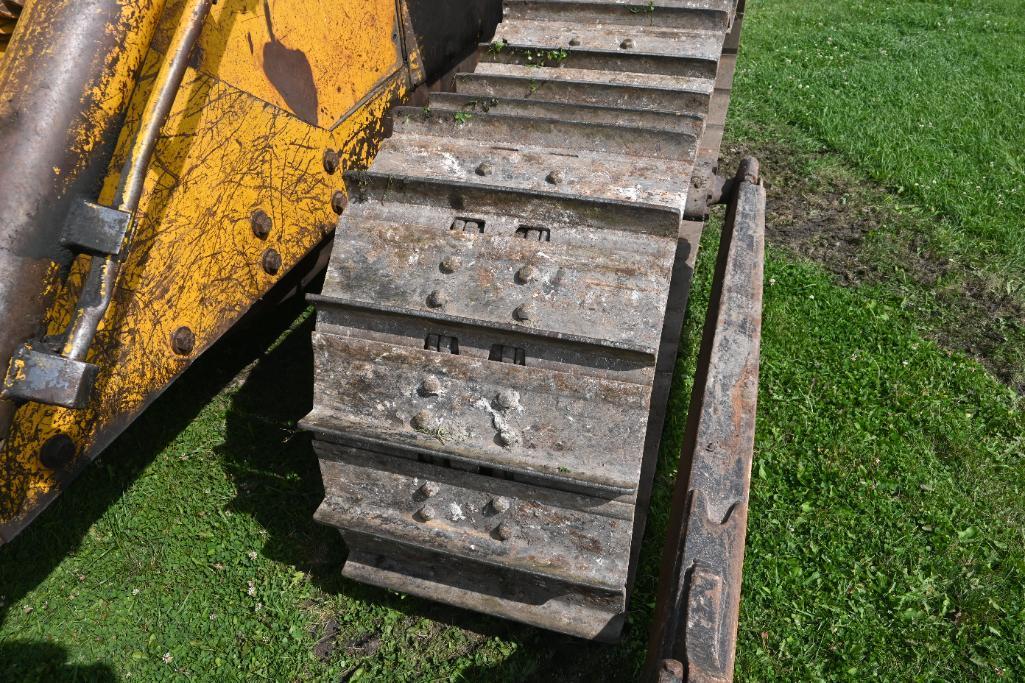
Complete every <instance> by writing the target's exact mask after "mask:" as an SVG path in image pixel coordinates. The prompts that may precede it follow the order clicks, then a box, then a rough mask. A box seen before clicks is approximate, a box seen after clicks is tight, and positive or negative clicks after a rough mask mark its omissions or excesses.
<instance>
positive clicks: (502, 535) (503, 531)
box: [495, 522, 515, 541]
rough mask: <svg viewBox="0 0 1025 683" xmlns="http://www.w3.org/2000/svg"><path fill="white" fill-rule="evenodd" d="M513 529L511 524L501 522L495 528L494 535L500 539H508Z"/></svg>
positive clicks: (511, 535)
mask: <svg viewBox="0 0 1025 683" xmlns="http://www.w3.org/2000/svg"><path fill="white" fill-rule="evenodd" d="M514 531H515V530H514V529H513V526H512V524H508V523H507V522H502V523H501V524H499V525H498V526H497V527H496V528H495V535H496V536H498V538H499V539H500V540H503V541H508V540H509V539H511V538H512V537H513V533H514Z"/></svg>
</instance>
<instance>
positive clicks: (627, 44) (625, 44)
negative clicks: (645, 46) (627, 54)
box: [619, 38, 634, 50]
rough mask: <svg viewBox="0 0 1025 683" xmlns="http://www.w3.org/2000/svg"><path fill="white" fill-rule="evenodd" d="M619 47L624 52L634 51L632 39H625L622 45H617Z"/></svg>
mask: <svg viewBox="0 0 1025 683" xmlns="http://www.w3.org/2000/svg"><path fill="white" fill-rule="evenodd" d="M619 47H621V48H623V49H624V50H632V49H634V39H633V38H627V39H626V40H624V41H623V42H622V43H620V44H619Z"/></svg>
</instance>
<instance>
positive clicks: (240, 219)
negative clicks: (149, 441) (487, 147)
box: [0, 0, 408, 541]
mask: <svg viewBox="0 0 1025 683" xmlns="http://www.w3.org/2000/svg"><path fill="white" fill-rule="evenodd" d="M262 5H263V0H259V2H256V1H255V0H221V2H219V3H218V5H217V10H216V14H215V15H214V16H213V20H212V21H211V23H210V24H209V26H208V28H207V29H206V30H204V34H203V37H202V38H201V46H202V47H203V49H204V52H205V54H204V56H203V58H202V60H201V61H200V62H199V68H198V69H194V68H190V69H189V70H188V72H187V74H186V77H185V79H184V82H183V85H182V88H181V90H180V91H179V93H178V97H177V99H176V101H175V104H174V107H173V109H172V112H171V115H170V116H169V118H168V120H167V122H166V123H165V125H164V126H163V128H162V133H161V139H160V141H159V143H158V145H157V149H156V152H155V156H154V160H153V163H152V164H151V166H150V168H149V170H148V172H147V175H146V180H145V190H144V194H143V198H142V202H141V204H140V209H139V212H138V214H137V215H136V225H137V228H136V234H135V239H134V242H133V245H132V250H131V252H130V254H129V256H128V258H127V260H126V262H125V264H124V266H123V267H122V271H121V276H120V279H119V281H118V285H117V288H116V293H115V298H114V302H113V304H112V305H111V307H110V310H109V311H108V313H107V316H106V317H105V318H104V320H103V322H102V324H101V325H100V328H99V330H98V332H97V336H96V340H95V342H94V344H93V348H92V351H91V353H90V356H89V359H88V360H89V362H92V363H95V364H97V365H98V366H99V367H100V374H99V377H98V380H97V385H96V388H95V390H94V393H93V398H92V401H91V403H90V404H89V406H87V407H86V408H84V409H82V410H69V409H65V408H59V407H54V406H44V405H40V404H26V405H24V406H22V407H21V408H19V410H18V411H17V413H16V415H15V420H14V423H13V426H12V429H11V431H10V433H9V434H8V438H7V439H6V442H5V443H3V445H2V448H0V534H3V533H4V531H5V530H6V532H7V533H6V534H4V535H8V537H9V533H10V531H11V530H16V529H18V528H20V527H21V526H22V525H24V524H25V523H26V522H27V521H28V520H30V519H31V518H32V517H33V516H34V514H35V513H36V512H37V511H38V510H39V509H41V508H42V507H43V506H45V504H46V503H47V502H49V500H50V499H52V497H53V495H54V494H55V493H57V492H58V491H59V488H58V474H57V473H56V472H54V471H52V470H49V469H47V468H46V467H44V466H43V465H42V464H41V463H40V461H39V450H40V447H41V446H42V445H43V444H44V443H45V442H46V441H47V440H48V439H50V438H51V437H53V436H55V435H57V434H60V433H64V434H67V435H68V436H69V437H71V439H72V440H73V441H74V442H75V444H76V445H77V446H78V454H77V457H76V460H75V462H73V463H72V464H71V466H70V468H69V470H72V471H73V470H74V469H75V468H76V467H79V466H81V465H84V464H85V463H86V462H87V461H88V459H89V458H90V457H92V456H93V455H94V454H95V452H96V451H97V450H99V449H102V448H103V447H104V446H105V445H106V444H107V442H108V441H109V440H110V438H112V436H113V435H116V433H118V432H119V431H120V428H121V426H123V425H124V424H126V423H127V422H128V421H130V420H131V419H132V418H133V417H134V416H135V415H137V414H138V413H139V412H141V411H142V410H143V409H144V408H145V407H146V405H148V403H149V402H150V401H152V400H153V399H154V398H156V396H157V395H159V393H160V392H161V391H163V389H165V388H166V387H167V385H168V384H170V382H171V381H173V380H174V379H175V378H176V377H177V376H178V375H179V374H180V373H181V372H182V371H183V370H184V369H185V368H187V367H188V365H189V364H190V363H191V361H192V360H193V359H194V358H195V356H196V355H198V354H199V353H200V352H202V351H203V350H204V349H205V348H207V347H208V346H209V345H210V344H212V343H213V342H214V341H216V339H217V338H218V337H219V336H220V335H221V334H223V333H224V332H225V331H226V330H227V329H229V328H230V327H231V326H232V325H233V324H234V323H235V322H236V321H237V320H238V319H239V318H240V317H241V316H242V315H243V314H244V313H245V312H246V311H247V310H248V309H249V307H250V306H251V305H252V304H253V303H254V302H255V301H257V300H258V299H260V298H261V297H262V296H263V295H264V294H266V293H267V291H268V290H269V289H270V288H271V287H272V286H273V285H274V284H275V283H276V282H277V281H278V280H280V279H281V276H283V275H284V274H285V273H287V272H288V271H289V269H291V268H292V267H293V266H295V264H296V263H298V262H299V261H300V260H301V259H302V258H303V257H304V256H305V255H306V254H307V253H309V252H310V251H311V250H312V249H313V248H314V247H315V246H317V245H318V244H319V243H320V242H321V240H323V239H324V238H325V237H326V236H327V235H328V234H329V233H330V232H331V230H333V228H334V224H335V222H336V219H337V216H335V214H334V212H333V211H332V209H331V197H332V195H333V194H334V192H335V191H337V190H340V189H344V186H343V183H342V178H341V172H342V171H344V170H346V169H351V168H364V167H366V166H367V165H369V162H370V160H371V159H372V158H373V156H374V155H375V154H376V152H377V144H378V141H379V139H380V137H381V135H382V133H383V130H382V125H383V124H382V120H383V117H384V115H385V113H386V112H387V109H388V107H389V106H390V105H391V104H392V103H393V102H394V101H396V100H397V99H400V98H402V97H404V96H405V95H406V91H407V89H408V75H407V72H406V70H405V69H404V68H403V67H402V65H401V61H398V62H397V61H396V56H397V55H399V54H400V52H399V48H398V47H397V40H396V39H395V38H394V37H393V33H392V31H393V27H394V26H395V3H394V0H334V1H333V2H327V1H324V2H310V3H294V4H293V3H288V2H285V1H284V0H279V1H278V2H270V3H269V7H270V9H271V12H272V14H273V16H274V24H273V25H274V32H275V36H276V39H278V40H280V41H283V42H284V41H286V40H288V41H295V42H294V43H287V42H285V43H284V44H285V45H287V46H289V48H288V49H293V48H292V47H291V45H298V46H300V47H301V48H302V50H303V52H304V53H305V55H306V56H307V57H308V58H309V63H310V64H311V65H312V68H313V72H314V74H315V80H316V82H317V88H318V92H320V91H321V90H323V91H324V93H325V95H324V96H323V98H322V99H321V98H318V101H319V102H322V103H324V104H323V106H322V107H319V108H318V110H317V111H318V117H317V118H318V122H319V123H321V124H323V123H324V121H327V120H330V118H331V116H334V115H335V112H340V113H338V115H339V116H340V115H341V113H344V112H345V111H349V109H351V107H352V104H354V103H355V102H357V101H362V102H363V104H362V105H360V106H359V107H358V108H356V109H355V110H352V111H351V113H350V114H349V116H348V117H347V118H345V119H344V120H343V121H341V122H339V123H338V124H337V125H335V126H333V127H324V126H323V125H321V126H316V125H310V123H309V122H308V121H304V120H303V119H301V118H300V117H299V116H297V115H296V113H295V112H294V111H293V110H292V109H291V108H290V107H289V106H288V103H287V102H285V101H283V100H282V101H277V100H275V97H274V96H273V93H272V92H271V91H269V90H268V86H267V82H262V81H261V80H260V78H257V77H255V76H253V75H252V74H251V73H250V74H245V73H244V72H245V71H246V69H248V70H249V71H250V72H252V71H254V67H253V66H252V64H253V63H252V61H251V60H252V58H253V53H250V50H249V44H248V43H249V41H248V39H247V38H246V36H247V35H251V34H252V32H253V31H255V30H256V26H264V24H263V23H262V15H261V14H260V6H262ZM343 10H344V11H343ZM311 12H314V13H319V14H315V16H317V17H324V16H326V15H327V14H329V13H333V14H332V16H333V17H334V23H332V24H331V26H332V28H331V30H330V31H328V30H324V31H306V32H302V31H299V30H298V27H299V26H300V24H299V23H298V22H299V21H300V19H302V18H303V17H307V16H310V14H311ZM247 13H248V14H249V15H252V16H251V17H250V18H249V19H247V20H246V23H242V21H241V20H242V19H244V18H245V17H246V16H247ZM256 16H259V17H261V20H260V21H256V20H255V19H254V18H253V17H256ZM343 16H344V18H345V21H341V20H339V17H343ZM176 17H177V12H176V7H175V0H169V2H168V10H167V12H166V13H165V17H164V19H163V23H162V25H161V26H160V27H158V28H157V32H158V36H159V34H160V32H161V31H166V30H173V22H174V20H175V19H176ZM254 22H255V25H251V26H249V27H248V28H246V24H253V23H254ZM168 23H171V24H172V25H171V26H170V27H168V26H166V24H168ZM368 27H378V28H381V27H387V31H384V30H380V31H376V32H375V31H371V30H369V29H368ZM265 37H266V36H265ZM158 43H159V41H155V42H154V44H155V45H158ZM254 46H255V43H254ZM339 46H343V48H344V50H348V51H350V54H353V55H355V54H358V55H359V57H358V59H356V58H353V59H355V61H351V60H350V61H341V62H340V64H342V65H343V66H342V68H336V69H334V70H332V69H330V64H332V60H333V59H339V57H338V54H339V51H340V50H341V49H342V48H340V47H339ZM239 51H241V54H240V53H239ZM217 53H219V54H217ZM163 59H164V55H163V54H162V53H160V52H158V51H155V50H154V51H151V52H150V53H149V54H148V55H147V58H146V60H145V64H144V66H143V68H142V73H141V75H140V77H139V87H136V88H135V91H134V94H133V96H132V101H131V104H130V106H129V113H128V116H127V121H128V123H127V124H126V125H125V126H124V128H123V130H122V131H121V136H120V141H119V144H118V151H117V152H116V153H115V155H114V159H113V160H112V162H111V166H110V168H111V172H110V173H109V175H108V177H107V178H106V179H105V182H104V187H103V190H102V192H101V196H100V197H99V201H100V203H103V204H107V203H109V202H110V201H111V200H112V199H113V197H114V193H115V189H116V187H117V183H118V181H119V169H120V165H121V163H122V162H123V161H124V159H125V156H126V154H127V148H128V145H129V144H130V142H131V140H132V138H133V136H134V131H135V130H137V129H138V126H139V118H140V116H141V112H142V110H143V107H144V104H145V102H146V99H147V97H148V94H149V90H150V87H151V85H152V78H153V76H154V75H155V73H156V72H157V71H158V69H159V66H160V64H161V63H162V61H163ZM247 64H248V65H249V66H248V67H247V66H246V65H247ZM382 77H383V78H382ZM332 88H333V89H334V92H335V95H334V96H328V95H327V94H326V93H327V90H330V89H332ZM367 95H371V96H370V97H367ZM81 142H82V144H89V140H88V139H86V138H83V139H82V141H81ZM326 149H335V150H338V151H339V154H340V157H341V168H340V169H339V172H338V173H336V174H334V175H331V174H328V173H327V171H326V170H325V169H324V167H323V161H322V159H323V154H324V151H325V150H326ZM257 209H260V210H263V211H264V212H266V213H267V214H268V215H269V216H270V217H271V219H272V221H273V228H272V230H271V232H270V234H269V235H268V236H267V237H266V239H260V238H258V237H257V236H256V235H255V234H254V232H253V230H252V227H251V222H250V221H251V215H252V213H253V212H254V211H255V210H257ZM269 248H273V249H275V250H276V251H277V252H278V253H279V254H280V256H281V261H282V267H281V269H280V270H279V271H278V273H277V274H275V275H270V274H268V273H266V272H264V269H263V268H262V266H261V261H262V256H263V253H264V251H265V250H267V249H269ZM88 267H89V257H88V256H81V257H79V258H78V259H76V261H75V263H74V264H73V265H72V267H71V271H70V274H69V275H68V277H67V279H66V281H64V282H61V283H59V284H57V283H56V282H57V281H56V279H55V280H54V283H53V284H51V285H49V286H50V287H52V288H53V290H54V291H55V292H56V294H55V303H54V305H53V306H52V307H51V309H50V311H49V314H48V319H47V324H48V327H49V331H50V333H51V334H57V333H59V332H60V331H62V330H63V329H64V328H65V326H66V325H67V322H68V320H69V319H70V316H71V312H72V310H73V308H74V303H75V298H76V294H77V292H78V290H79V288H80V287H81V284H82V280H83V277H84V274H85V273H86V271H87V270H88ZM54 275H56V274H54ZM181 326H187V327H189V328H190V329H191V330H192V331H193V333H194V334H195V337H196V344H195V351H194V352H193V354H191V355H190V356H189V357H182V356H179V355H177V354H176V353H175V352H174V350H173V349H172V346H171V336H172V334H173V333H174V331H175V330H176V329H178V328H179V327H181ZM0 541H2V539H0Z"/></svg>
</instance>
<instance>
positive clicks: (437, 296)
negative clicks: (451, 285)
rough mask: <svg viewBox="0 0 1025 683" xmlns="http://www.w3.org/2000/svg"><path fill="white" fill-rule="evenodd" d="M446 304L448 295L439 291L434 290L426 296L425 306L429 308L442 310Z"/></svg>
mask: <svg viewBox="0 0 1025 683" xmlns="http://www.w3.org/2000/svg"><path fill="white" fill-rule="evenodd" d="M447 303H448V295H447V294H445V292H443V291H441V290H440V289H436V290H434V291H433V292H431V293H430V294H428V295H427V305H428V306H430V307H431V308H444V306H445V304H447Z"/></svg>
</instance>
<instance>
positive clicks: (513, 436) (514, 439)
mask: <svg viewBox="0 0 1025 683" xmlns="http://www.w3.org/2000/svg"><path fill="white" fill-rule="evenodd" d="M519 442H520V435H519V434H517V433H516V432H514V431H512V430H511V429H503V430H502V431H500V432H498V443H500V444H501V445H503V446H505V447H506V448H508V447H510V446H515V445H516V444H518V443H519Z"/></svg>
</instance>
